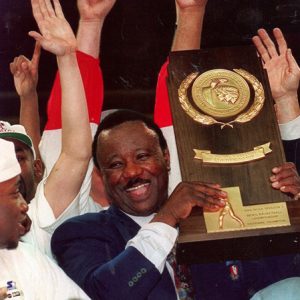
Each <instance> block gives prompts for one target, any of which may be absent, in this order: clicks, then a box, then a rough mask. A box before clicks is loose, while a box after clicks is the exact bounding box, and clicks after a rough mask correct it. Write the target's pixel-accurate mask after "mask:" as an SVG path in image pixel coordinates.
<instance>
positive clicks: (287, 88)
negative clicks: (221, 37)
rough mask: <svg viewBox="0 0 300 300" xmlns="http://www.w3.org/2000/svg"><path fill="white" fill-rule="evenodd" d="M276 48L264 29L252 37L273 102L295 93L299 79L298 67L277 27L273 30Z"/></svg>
mask: <svg viewBox="0 0 300 300" xmlns="http://www.w3.org/2000/svg"><path fill="white" fill-rule="evenodd" d="M273 34H274V37H275V39H276V43H277V45H278V50H279V51H277V49H276V46H275V44H274V43H273V41H272V40H271V38H270V36H269V35H268V33H267V32H266V30H264V29H259V30H258V36H254V37H253V39H252V40H253V43H254V45H255V46H256V48H257V51H258V53H259V55H260V56H261V58H262V61H263V67H264V68H265V69H266V71H267V73H268V77H269V81H270V86H271V91H272V95H273V98H274V100H275V102H278V101H281V100H282V99H283V98H284V97H286V96H287V95H290V94H292V95H294V94H296V93H297V90H298V87H299V80H300V69H299V66H298V64H297V62H296V60H295V59H294V57H293V55H292V53H291V50H290V49H288V48H287V43H286V41H285V39H284V36H283V34H282V32H281V30H280V29H279V28H275V29H274V30H273Z"/></svg>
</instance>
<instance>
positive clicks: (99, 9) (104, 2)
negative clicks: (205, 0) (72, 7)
mask: <svg viewBox="0 0 300 300" xmlns="http://www.w3.org/2000/svg"><path fill="white" fill-rule="evenodd" d="M115 3H116V0H77V7H78V10H79V14H80V21H85V22H93V21H99V20H101V19H104V18H105V17H106V16H107V14H108V13H109V12H110V10H111V9H112V7H113V6H114V4H115Z"/></svg>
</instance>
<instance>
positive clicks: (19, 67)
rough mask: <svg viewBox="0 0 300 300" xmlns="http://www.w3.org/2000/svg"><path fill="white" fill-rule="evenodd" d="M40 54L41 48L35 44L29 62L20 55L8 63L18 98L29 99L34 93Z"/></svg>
mask: <svg viewBox="0 0 300 300" xmlns="http://www.w3.org/2000/svg"><path fill="white" fill-rule="evenodd" d="M40 54H41V46H40V44H39V43H36V44H35V48H34V52H33V55H32V58H31V60H29V59H28V58H27V57H25V56H24V55H20V56H18V57H15V58H14V60H13V62H12V63H10V71H11V73H12V75H13V76H14V84H15V88H16V91H17V93H18V95H19V96H20V97H24V98H29V96H30V95H33V94H35V93H36V87H37V83H38V68H39V60H40Z"/></svg>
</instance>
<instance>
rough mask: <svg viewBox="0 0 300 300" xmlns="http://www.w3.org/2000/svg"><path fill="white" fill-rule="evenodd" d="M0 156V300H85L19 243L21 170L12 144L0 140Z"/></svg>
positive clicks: (24, 207) (23, 204) (64, 278)
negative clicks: (16, 298)
mask: <svg viewBox="0 0 300 300" xmlns="http://www.w3.org/2000/svg"><path fill="white" fill-rule="evenodd" d="M0 152H1V155H0V266H1V268H0V299H9V298H14V297H18V299H30V300H34V299H62V300H63V299H71V298H72V299H88V297H87V296H86V295H85V294H84V293H83V291H82V290H81V289H80V288H79V287H78V286H77V285H76V284H74V282H72V280H70V279H69V278H68V277H67V276H66V275H65V274H64V272H63V271H62V270H61V269H60V268H59V267H58V266H57V265H56V264H54V263H53V262H52V261H51V260H50V259H49V258H48V257H46V256H44V255H42V254H41V253H40V252H39V251H38V250H37V249H36V248H33V247H31V246H30V245H27V244H24V243H22V242H19V239H20V237H21V236H22V235H24V233H25V232H26V226H25V225H24V221H26V219H27V215H26V213H27V210H28V205H27V203H26V202H25V200H24V198H23V196H22V195H21V193H20V174H21V168H20V165H19V163H18V161H17V158H16V154H15V146H14V144H13V143H12V142H9V141H5V140H3V139H1V138H0ZM21 297H22V298H21Z"/></svg>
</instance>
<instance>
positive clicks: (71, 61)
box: [29, 0, 92, 216]
mask: <svg viewBox="0 0 300 300" xmlns="http://www.w3.org/2000/svg"><path fill="white" fill-rule="evenodd" d="M31 3H32V10H33V15H34V18H35V20H36V22H37V24H38V27H39V29H40V33H37V32H30V33H29V35H30V36H32V37H34V38H35V39H36V40H37V41H38V42H39V43H40V44H41V46H42V47H43V48H44V49H45V50H47V51H49V52H51V53H53V54H55V55H56V56H57V63H58V68H59V72H60V79H61V88H62V106H61V115H62V149H61V153H60V156H59V158H58V161H57V162H56V164H55V166H54V168H53V169H52V171H51V173H50V175H49V177H48V178H47V181H46V183H45V187H44V189H45V197H46V199H47V200H48V202H49V204H50V206H51V207H52V209H53V213H54V215H55V216H59V215H60V214H61V213H62V212H63V211H64V210H65V208H66V207H67V206H68V205H69V204H70V202H71V201H72V200H73V199H74V198H75V196H76V195H77V193H78V192H79V189H80V186H81V184H82V181H83V178H84V176H85V173H86V170H87V166H88V162H89V159H90V155H91V143H92V138H91V131H90V127H89V121H88V113H87V106H86V99H85V93H84V89H83V84H82V79H81V76H80V72H79V67H78V64H77V59H76V54H75V51H76V48H77V42H76V38H75V36H74V34H73V32H72V29H71V27H70V25H69V24H68V22H67V21H66V19H65V17H64V15H63V12H62V9H61V6H60V3H59V1H58V0H53V4H54V8H53V7H52V5H51V2H50V0H42V1H41V0H40V1H39V0H31ZM57 199H59V201H57Z"/></svg>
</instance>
